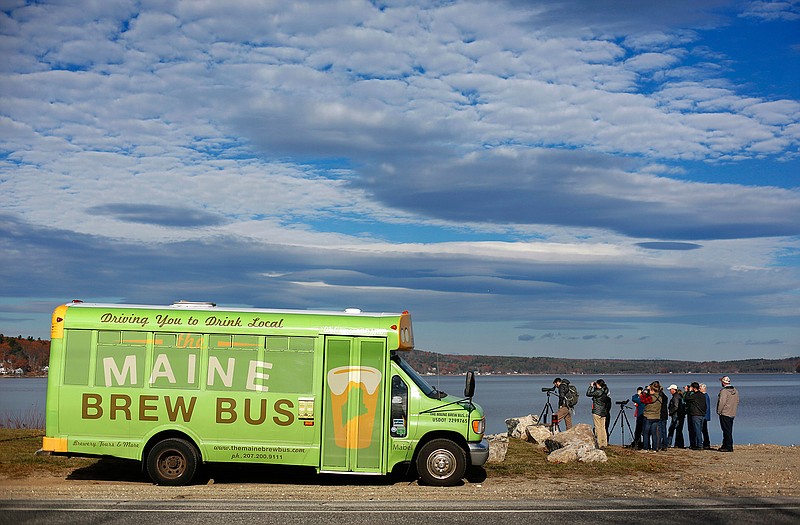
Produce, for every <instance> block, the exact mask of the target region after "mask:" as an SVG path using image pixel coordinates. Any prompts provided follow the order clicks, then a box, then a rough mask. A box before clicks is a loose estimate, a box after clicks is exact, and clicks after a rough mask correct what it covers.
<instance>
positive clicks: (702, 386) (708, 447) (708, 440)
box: [700, 383, 711, 450]
mask: <svg viewBox="0 0 800 525" xmlns="http://www.w3.org/2000/svg"><path fill="white" fill-rule="evenodd" d="M700 392H702V393H703V395H704V396H705V398H706V417H705V418H703V449H704V450H711V437H710V436H709V435H708V423H709V422H710V421H711V396H709V395H708V387H707V386H706V384H705V383H700Z"/></svg>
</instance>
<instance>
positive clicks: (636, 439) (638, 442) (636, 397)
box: [631, 386, 644, 449]
mask: <svg viewBox="0 0 800 525" xmlns="http://www.w3.org/2000/svg"><path fill="white" fill-rule="evenodd" d="M642 390H644V387H641V386H640V387H639V388H637V389H636V393H635V394H633V395H632V396H631V401H633V406H634V407H635V409H636V410H634V412H633V417H635V418H636V429H635V430H634V431H633V441H631V448H634V449H640V448H642V430H643V429H644V403H642V401H641V398H640V396H641V395H642Z"/></svg>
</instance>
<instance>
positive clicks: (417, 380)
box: [392, 354, 447, 399]
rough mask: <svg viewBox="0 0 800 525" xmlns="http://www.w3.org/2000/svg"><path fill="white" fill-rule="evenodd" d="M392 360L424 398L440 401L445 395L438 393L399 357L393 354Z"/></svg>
mask: <svg viewBox="0 0 800 525" xmlns="http://www.w3.org/2000/svg"><path fill="white" fill-rule="evenodd" d="M392 360H394V362H395V363H397V364H398V366H400V368H401V369H402V370H403V372H405V373H406V375H408V377H410V378H411V380H412V381H414V384H416V385H417V386H418V387H419V389H420V390H422V392H423V393H424V394H425V395H426V396H428V397H430V398H432V399H442V398H443V397H445V396H446V395H447V394H446V393H445V392H440V391H439V390H438V389H437V388H436V387H435V386H431V385H429V384H428V382H427V381H425V379H424V378H423V377H422V376H421V375H419V373H418V372H417V371H416V370H414V368H413V367H412V366H411V365H410V364H408V363H407V362H406V361H405V360H404V359H403V358H402V357H400V356H399V355H397V354H393V355H392Z"/></svg>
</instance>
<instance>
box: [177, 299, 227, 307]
mask: <svg viewBox="0 0 800 525" xmlns="http://www.w3.org/2000/svg"><path fill="white" fill-rule="evenodd" d="M172 306H173V307H174V308H213V307H215V306H217V303H209V302H204V301H175V302H174V303H172Z"/></svg>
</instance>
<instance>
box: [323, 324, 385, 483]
mask: <svg viewBox="0 0 800 525" xmlns="http://www.w3.org/2000/svg"><path fill="white" fill-rule="evenodd" d="M386 358H387V356H386V340H385V339H382V338H368V337H364V338H362V337H327V338H326V340H325V375H324V383H325V384H324V405H323V406H324V411H323V414H322V466H321V470H322V471H329V472H374V473H381V472H382V466H383V465H382V458H383V456H384V454H383V446H384V443H385V437H384V436H385V435H386V432H385V425H386V422H385V421H386V418H385V417H384V411H385V408H384V392H383V390H384V384H385V378H384V374H385V370H386Z"/></svg>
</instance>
